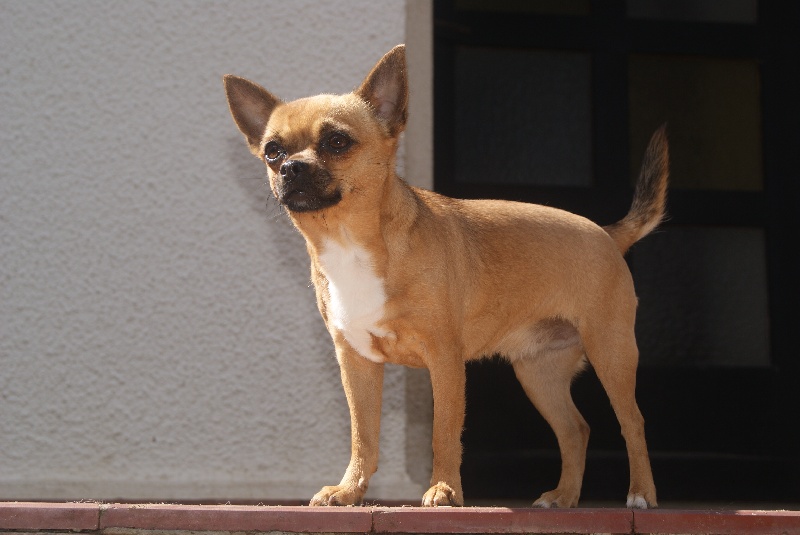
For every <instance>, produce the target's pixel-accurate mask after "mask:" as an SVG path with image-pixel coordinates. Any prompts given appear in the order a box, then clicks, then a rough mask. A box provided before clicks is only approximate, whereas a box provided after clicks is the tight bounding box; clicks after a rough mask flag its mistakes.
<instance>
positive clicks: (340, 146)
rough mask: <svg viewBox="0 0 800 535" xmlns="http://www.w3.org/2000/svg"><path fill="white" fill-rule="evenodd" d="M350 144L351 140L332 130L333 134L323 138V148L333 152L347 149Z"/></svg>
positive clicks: (337, 152)
mask: <svg viewBox="0 0 800 535" xmlns="http://www.w3.org/2000/svg"><path fill="white" fill-rule="evenodd" d="M352 144H353V140H352V139H350V138H349V137H348V136H346V135H345V134H342V133H340V132H334V133H333V134H331V135H329V136H328V137H327V138H325V141H324V143H323V145H324V148H325V149H327V150H328V151H330V152H332V153H334V154H341V153H343V152H344V151H346V150H347V149H349V148H350V145H352Z"/></svg>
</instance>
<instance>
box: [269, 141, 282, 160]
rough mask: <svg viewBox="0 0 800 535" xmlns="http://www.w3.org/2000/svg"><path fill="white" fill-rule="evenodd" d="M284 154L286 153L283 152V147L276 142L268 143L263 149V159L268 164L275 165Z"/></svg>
mask: <svg viewBox="0 0 800 535" xmlns="http://www.w3.org/2000/svg"><path fill="white" fill-rule="evenodd" d="M285 153H286V151H285V150H283V147H281V146H280V144H279V143H278V142H276V141H270V142H269V143H267V146H266V147H264V159H265V160H267V162H268V163H275V162H276V161H278V160H279V159H280V158H281V157H282V156H283V155H284V154H285Z"/></svg>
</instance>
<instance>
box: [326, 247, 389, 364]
mask: <svg viewBox="0 0 800 535" xmlns="http://www.w3.org/2000/svg"><path fill="white" fill-rule="evenodd" d="M319 260H320V264H321V268H322V272H323V273H324V274H325V277H326V278H327V279H328V293H329V294H330V298H331V300H330V309H329V310H328V311H327V314H328V321H330V322H331V324H332V325H333V326H334V327H335V328H336V329H338V330H339V331H341V333H342V334H343V335H344V337H345V339H346V340H347V342H348V343H349V344H350V345H351V346H352V347H353V349H355V350H356V351H357V352H358V353H359V354H360V355H361V356H363V357H365V358H368V359H369V360H371V361H373V362H383V361H384V358H383V356H382V355H380V354H379V353H377V352H375V351H374V350H373V349H372V336H373V335H374V336H378V337H382V336H386V335H387V334H388V332H387V331H386V330H385V329H381V328H379V327H378V326H377V324H378V322H379V321H380V320H381V318H383V305H384V304H385V303H386V292H385V291H384V288H383V280H382V279H381V278H379V277H378V276H377V275H376V274H375V269H374V268H373V265H372V259H371V258H370V254H369V253H368V252H367V251H366V250H365V249H363V248H362V247H360V246H358V245H356V244H349V245H346V246H343V245H341V244H339V242H336V241H333V240H328V241H327V242H325V244H324V249H323V252H322V254H321V255H320V257H319Z"/></svg>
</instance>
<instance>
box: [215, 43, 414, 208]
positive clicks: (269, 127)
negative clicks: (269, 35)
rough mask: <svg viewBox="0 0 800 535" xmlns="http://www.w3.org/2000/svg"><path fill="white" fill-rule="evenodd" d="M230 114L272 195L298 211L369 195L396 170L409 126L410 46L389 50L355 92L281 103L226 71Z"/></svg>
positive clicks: (337, 203)
mask: <svg viewBox="0 0 800 535" xmlns="http://www.w3.org/2000/svg"><path fill="white" fill-rule="evenodd" d="M224 83H225V91H226V93H227V96H228V105H229V106H230V110H231V114H232V115H233V119H234V121H235V122H236V125H237V126H238V127H239V130H241V132H242V133H243V134H244V136H245V139H246V140H247V144H248V145H249V147H250V151H251V152H252V153H253V154H255V155H256V157H258V158H260V159H262V160H263V161H264V162H265V163H266V165H267V169H268V171H267V172H268V175H269V183H270V187H271V189H272V192H273V194H274V195H275V197H276V198H277V199H278V201H279V202H280V203H281V204H282V205H284V206H285V207H286V208H287V209H288V210H289V212H290V213H291V214H292V215H294V216H297V215H299V214H303V213H307V212H316V211H319V210H324V209H327V208H330V207H333V206H337V205H340V204H345V203H349V202H350V200H351V198H353V199H356V198H358V197H359V196H360V197H365V196H369V194H371V193H375V192H377V191H379V190H380V188H381V186H382V183H383V182H385V180H387V179H388V177H390V176H393V172H394V160H395V152H396V150H397V138H398V137H399V135H400V133H401V132H402V131H403V129H404V128H405V123H406V113H407V112H406V108H407V98H408V88H407V80H406V62H405V47H404V46H403V45H398V46H396V47H395V48H393V49H392V50H391V51H390V52H388V53H387V54H386V55H385V56H384V57H383V58H382V59H381V60H380V61H379V62H378V63H377V64H376V65H375V67H374V68H373V69H372V71H371V72H370V73H369V75H368V76H367V77H366V78H365V79H364V81H363V83H362V84H361V86H360V87H359V88H358V89H357V90H356V91H354V92H353V93H348V94H345V95H318V96H315V97H308V98H302V99H299V100H294V101H291V102H283V101H281V100H280V99H278V98H277V97H275V96H274V95H272V94H271V93H270V92H269V91H267V90H266V89H264V88H263V87H261V86H259V85H258V84H255V83H253V82H251V81H249V80H245V79H244V78H239V77H237V76H233V75H227V76H225V77H224Z"/></svg>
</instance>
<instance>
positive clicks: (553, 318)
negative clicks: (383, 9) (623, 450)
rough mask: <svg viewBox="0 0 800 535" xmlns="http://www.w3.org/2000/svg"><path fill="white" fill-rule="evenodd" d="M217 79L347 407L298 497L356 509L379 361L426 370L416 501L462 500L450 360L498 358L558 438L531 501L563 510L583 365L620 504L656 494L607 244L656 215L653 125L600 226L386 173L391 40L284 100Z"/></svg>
mask: <svg viewBox="0 0 800 535" xmlns="http://www.w3.org/2000/svg"><path fill="white" fill-rule="evenodd" d="M224 86H225V91H226V95H227V99H228V104H229V108H230V112H231V114H232V116H233V119H234V122H235V123H236V125H237V126H238V128H239V130H240V131H241V133H242V134H244V137H245V140H246V142H247V145H248V146H249V148H250V151H251V152H252V153H253V154H254V155H255V156H256V157H257V158H259V159H261V160H263V161H264V162H265V164H266V167H267V174H268V175H269V186H270V188H271V190H272V193H273V194H274V196H275V198H276V199H277V201H278V202H279V203H280V204H281V205H282V206H283V207H284V208H285V210H286V212H287V213H288V216H289V218H290V219H291V221H292V223H293V224H294V225H295V227H297V229H298V230H299V231H300V233H301V234H302V235H303V237H304V238H305V241H306V246H307V249H308V255H309V257H310V259H311V280H312V281H313V284H314V288H315V291H316V298H317V305H318V307H319V311H320V314H321V315H322V318H323V320H324V322H325V325H326V326H327V329H328V331H329V332H330V335H331V337H332V339H333V343H334V346H335V349H336V358H337V360H338V363H339V367H340V370H341V379H342V383H343V386H344V391H345V394H346V397H347V402H348V405H349V408H350V421H351V437H352V441H351V448H352V450H351V451H352V453H351V458H350V463H349V465H348V466H347V469H346V470H345V473H344V476H343V477H342V480H341V482H339V484H338V485H333V486H326V487H323V488H322V490H320V491H319V492H318V493H317V494H316V495H315V496H314V497H313V498H312V499H311V502H310V505H353V504H359V503H361V501H362V498H363V497H364V493H365V492H366V490H367V486H368V483H369V479H370V477H371V476H372V475H373V473H374V472H375V471H376V470H377V466H378V434H379V427H380V416H381V408H380V407H381V389H382V381H383V365H384V363H393V364H402V365H405V366H411V367H418V368H427V369H428V371H429V372H430V378H431V385H432V388H433V404H434V417H433V470H432V477H431V483H430V485H431V486H430V489H429V490H428V491H427V492H425V494H424V496H423V498H422V505H423V506H434V507H435V506H460V505H463V503H464V498H463V492H462V486H461V475H460V467H461V454H462V445H461V433H462V427H463V424H464V409H465V394H464V388H465V362H467V361H470V360H473V359H479V358H482V357H486V356H492V355H498V354H499V355H502V356H503V357H504V358H506V359H507V360H508V361H509V362H510V363H511V365H512V366H513V369H514V372H515V374H516V377H517V378H518V379H519V381H520V383H521V384H522V387H523V388H524V390H525V392H526V393H527V395H528V397H529V398H530V400H531V401H532V402H533V404H534V405H535V406H536V408H537V409H538V410H539V412H540V413H541V414H542V416H544V418H545V419H546V420H547V422H548V423H549V424H550V426H551V427H552V428H553V431H554V432H555V435H556V437H557V439H558V444H559V449H560V453H561V462H562V467H561V476H560V480H559V483H558V486H557V487H556V488H555V489H554V490H552V491H549V492H545V493H544V494H542V495H541V497H540V498H538V499H537V500H536V501H535V502H534V506H538V507H575V506H577V503H578V499H579V496H580V491H581V484H582V480H583V472H584V465H585V459H586V448H587V442H588V437H589V427H588V425H587V424H586V422H585V420H584V419H583V417H582V416H581V415H580V413H579V412H578V410H577V409H576V407H575V405H574V404H573V401H572V397H571V394H570V385H571V382H572V380H573V378H574V377H575V375H576V374H577V373H578V372H579V371H580V370H581V369H583V368H584V367H585V365H586V363H587V361H588V363H590V364H591V365H592V366H593V367H594V369H595V371H596V373H597V376H598V377H599V379H600V381H601V383H602V384H603V387H604V388H605V390H606V393H607V395H608V396H609V399H610V401H611V404H612V406H613V409H614V411H615V414H616V416H617V419H618V420H619V423H620V426H621V431H622V435H623V436H624V438H625V442H626V446H627V451H628V458H629V463H630V488H629V492H628V496H627V506H628V507H633V508H648V507H655V506H656V505H657V501H656V489H655V484H654V482H653V476H652V473H651V468H650V460H649V456H648V453H647V445H646V442H645V433H644V419H643V418H642V415H641V413H640V411H639V408H638V406H637V404H636V400H635V395H634V390H635V383H636V368H637V362H638V349H637V346H636V340H635V336H634V320H635V314H636V306H637V299H636V295H635V293H634V287H633V281H632V277H631V274H630V271H629V270H628V267H627V265H626V263H625V260H624V259H623V254H624V253H625V252H626V251H627V250H628V248H629V247H630V246H631V245H633V243H635V242H636V241H638V240H639V239H641V238H642V237H644V236H645V235H646V234H648V233H649V232H651V231H652V230H653V229H654V228H655V227H656V226H657V225H658V224H659V223H660V222H661V220H662V218H663V216H664V211H665V203H666V189H667V177H668V147H667V140H666V135H665V132H664V127H662V128H661V129H659V130H658V131H656V133H655V134H654V135H653V137H652V139H651V141H650V144H649V146H648V148H647V151H646V154H645V158H644V163H643V165H642V170H641V173H640V176H639V179H638V183H637V185H636V188H635V191H634V198H633V203H632V206H631V208H630V211H629V213H628V214H627V215H626V216H625V217H624V218H623V219H622V220H620V221H619V222H617V223H615V224H612V225H610V226H606V227H600V226H598V225H596V224H594V223H592V222H590V221H589V220H587V219H585V218H583V217H581V216H578V215H575V214H572V213H569V212H566V211H562V210H559V209H556V208H551V207H545V206H540V205H536V204H528V203H519V202H511V201H499V200H459V199H454V198H450V197H445V196H442V195H439V194H436V193H434V192H431V191H427V190H424V189H419V188H416V187H412V186H410V185H408V184H407V183H406V182H404V181H403V180H402V179H401V178H399V177H398V176H397V174H396V172H395V159H396V151H397V146H398V139H399V137H400V134H401V133H402V132H403V130H404V128H405V125H406V118H407V107H408V85H407V77H406V59H405V48H404V46H403V45H398V46H396V47H395V48H393V49H392V50H391V51H389V52H388V53H387V54H386V55H385V56H384V57H383V58H382V59H381V60H380V61H379V62H378V63H377V64H376V65H375V66H374V67H373V69H372V70H371V71H370V73H369V74H368V75H367V77H366V78H365V79H364V80H363V82H362V83H361V85H360V86H359V87H358V89H356V90H355V91H354V92H352V93H348V94H344V95H329V94H323V95H318V96H312V97H307V98H301V99H298V100H294V101H290V102H283V101H281V100H280V99H279V98H277V97H276V96H274V95H273V94H271V93H270V92H268V91H267V90H265V89H264V88H263V87H261V86H259V85H257V84H255V83H253V82H251V81H248V80H246V79H244V78H240V77H237V76H234V75H226V76H225V77H224Z"/></svg>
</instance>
